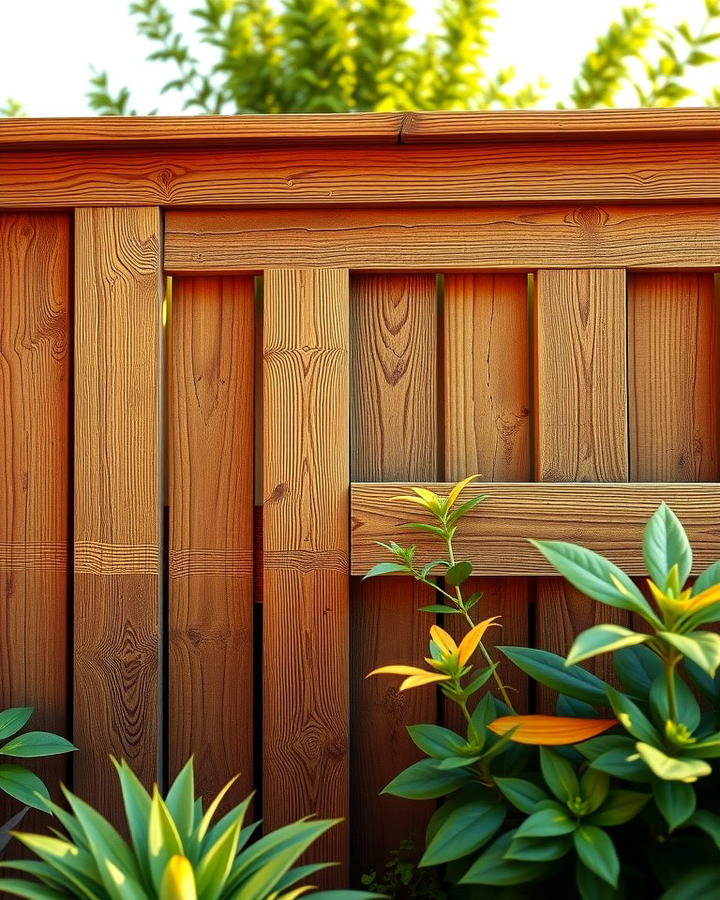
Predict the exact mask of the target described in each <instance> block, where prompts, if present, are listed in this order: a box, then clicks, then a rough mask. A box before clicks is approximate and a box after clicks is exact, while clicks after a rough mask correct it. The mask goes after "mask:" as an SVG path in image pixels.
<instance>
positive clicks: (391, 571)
mask: <svg viewBox="0 0 720 900" xmlns="http://www.w3.org/2000/svg"><path fill="white" fill-rule="evenodd" d="M407 571H408V569H407V566H403V565H401V564H400V563H395V562H380V563H376V565H374V566H373V567H372V569H370V570H369V571H367V572H366V573H365V574H364V575H363V578H362V580H363V581H365V579H366V578H375V577H376V576H377V575H406V574H407Z"/></svg>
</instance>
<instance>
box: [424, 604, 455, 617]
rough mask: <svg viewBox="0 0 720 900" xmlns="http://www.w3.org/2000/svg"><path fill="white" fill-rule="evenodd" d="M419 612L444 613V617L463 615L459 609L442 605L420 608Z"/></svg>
mask: <svg viewBox="0 0 720 900" xmlns="http://www.w3.org/2000/svg"><path fill="white" fill-rule="evenodd" d="M418 612H427V613H442V614H443V615H444V616H456V615H458V616H459V615H462V613H461V611H460V610H459V609H454V608H453V607H452V606H442V604H440V603H433V604H431V605H430V606H419V607H418Z"/></svg>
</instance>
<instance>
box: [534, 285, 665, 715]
mask: <svg viewBox="0 0 720 900" xmlns="http://www.w3.org/2000/svg"><path fill="white" fill-rule="evenodd" d="M626 321H627V316H626V296H625V271H624V270H623V269H606V270H602V271H600V270H593V269H585V270H567V271H547V270H540V271H539V272H538V273H537V276H536V296H535V342H536V351H535V373H536V375H535V397H536V400H535V429H536V437H535V440H536V443H535V464H536V471H537V477H538V479H539V480H540V481H592V482H607V481H612V482H618V481H620V482H621V481H626V480H627V478H628V435H627V371H626V327H627V326H626ZM601 496H602V500H601V501H600V502H601V503H603V501H608V500H609V499H610V492H609V491H603V492H602V494H601ZM643 499H645V498H643ZM655 499H657V497H656V498H655ZM620 502H622V501H620ZM640 505H642V501H640ZM657 505H658V504H657V503H655V504H654V506H653V507H652V508H651V510H650V511H649V512H651V511H652V509H654V507H655V506H657ZM645 509H646V510H647V507H645ZM594 512H595V511H594V510H593V513H594ZM613 512H615V510H612V511H611V510H610V509H608V508H607V507H605V510H604V514H605V517H606V521H610V520H611V519H612V518H614V516H613V514H612V513H613ZM626 515H627V520H626V522H624V523H623V526H624V527H619V528H618V536H619V535H620V533H622V532H623V531H624V532H625V534H626V535H627V524H628V523H629V520H630V519H631V516H630V515H629V514H626ZM582 518H586V519H589V518H590V514H589V513H588V512H587V511H585V512H584V513H583V514H582ZM645 518H647V516H645ZM617 525H618V526H619V525H620V523H617ZM555 537H556V539H558V540H562V538H561V537H560V535H555ZM627 537H630V535H627ZM576 543H585V542H584V541H582V540H580V541H577V542H576ZM627 543H628V545H629V546H631V547H632V548H633V550H634V558H635V562H634V563H631V564H630V565H629V566H628V568H629V569H631V570H634V569H636V567H637V560H638V559H639V552H638V548H639V543H640V541H639V533H638V532H632V539H631V540H629V541H627ZM595 549H598V548H595ZM605 550H606V548H604V547H603V548H602V550H601V552H605ZM608 550H609V548H608ZM616 552H617V551H615V549H614V548H613V549H612V551H611V552H607V555H608V556H610V557H611V558H613V559H618V558H619V553H617V556H616V555H615V554H616ZM535 613H536V617H535V635H536V642H537V646H538V647H541V648H543V649H545V650H551V651H552V652H554V653H559V654H561V655H563V656H564V655H565V654H566V653H567V651H568V650H569V649H570V644H571V642H572V638H573V637H574V636H575V635H576V634H578V633H579V632H581V631H584V630H585V629H586V628H590V627H591V626H593V625H596V624H600V623H605V622H611V623H614V624H618V625H629V623H630V617H629V615H628V613H627V612H625V611H624V610H616V609H614V608H610V607H602V606H600V605H599V604H597V603H594V602H593V601H591V600H588V598H586V597H584V596H582V595H580V594H579V593H578V592H577V591H576V590H575V589H574V588H573V587H571V586H570V584H569V583H568V582H566V581H565V580H564V579H561V578H553V579H550V580H548V581H542V582H538V583H537V586H536V608H535ZM610 666H611V661H610V660H609V659H608V657H598V658H597V659H594V660H592V661H591V662H590V663H589V664H588V668H590V669H591V670H592V671H594V672H596V673H597V674H599V675H600V676H601V677H608V675H609V674H610ZM538 690H539V694H538V696H537V701H538V708H539V709H540V710H541V711H552V709H553V707H554V704H555V696H554V695H551V694H550V692H548V691H546V690H544V689H542V688H539V689H538Z"/></svg>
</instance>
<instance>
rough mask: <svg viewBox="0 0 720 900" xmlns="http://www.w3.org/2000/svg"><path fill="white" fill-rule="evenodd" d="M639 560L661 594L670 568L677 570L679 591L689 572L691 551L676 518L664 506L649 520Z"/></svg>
mask: <svg viewBox="0 0 720 900" xmlns="http://www.w3.org/2000/svg"><path fill="white" fill-rule="evenodd" d="M643 558H644V559H645V566H646V567H647V570H648V573H649V574H650V577H651V578H652V580H653V581H654V582H655V584H656V585H657V586H658V587H659V588H660V589H661V590H662V589H664V588H665V585H666V583H667V580H668V576H669V575H670V570H671V569H672V568H673V566H677V567H678V575H679V580H680V587H681V588H682V586H683V585H684V584H685V582H686V581H687V578H688V575H689V574H690V570H691V569H692V550H691V549H690V543H689V541H688V539H687V535H686V534H685V529H684V528H683V527H682V525H681V524H680V521H679V519H678V517H677V516H676V515H675V513H674V512H673V511H672V510H671V509H670V507H669V506H667V505H666V504H665V503H663V504H661V505H660V507H659V508H658V509H657V511H656V512H655V513H654V514H653V515H652V516H651V518H650V520H649V521H648V523H647V525H646V526H645V532H644V534H643Z"/></svg>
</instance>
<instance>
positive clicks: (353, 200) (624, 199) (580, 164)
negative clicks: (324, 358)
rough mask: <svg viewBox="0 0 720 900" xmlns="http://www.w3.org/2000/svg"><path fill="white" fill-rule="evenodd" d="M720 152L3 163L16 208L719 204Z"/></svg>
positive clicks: (46, 154)
mask: <svg viewBox="0 0 720 900" xmlns="http://www.w3.org/2000/svg"><path fill="white" fill-rule="evenodd" d="M719 147H720V143H718V142H717V141H709V140H698V141H694V142H689V141H677V140H674V141H667V142H663V143H658V142H657V141H647V140H640V141H635V142H632V141H626V140H623V141H622V142H597V143H591V142H587V143H567V144H565V143H561V142H557V141H549V142H542V141H539V142H532V141H528V142H520V143H510V144H508V143H505V144H502V143H491V144H486V145H482V146H477V147H474V146H471V145H463V144H458V145H456V146H431V145H427V146H426V145H422V144H420V145H413V146H405V145H395V146H390V147H384V148H383V147H358V148H352V147H322V148H312V147H306V148H302V147H300V148H296V149H293V148H278V147H269V148H267V149H263V150H262V151H260V150H258V149H248V148H246V149H238V150H227V149H212V148H210V149H202V150H193V149H188V150H181V149H178V150H173V151H171V152H170V151H160V150H140V149H133V150H132V151H130V152H123V151H122V150H115V151H110V150H90V151H86V152H84V153H80V152H71V151H68V150H56V151H52V150H47V151H38V150H34V151H27V152H20V151H6V152H3V153H0V196H1V197H2V204H3V206H4V207H6V208H21V207H22V208H25V207H34V208H37V207H61V208H67V207H68V206H76V207H79V206H143V205H150V206H156V205H159V206H164V207H172V206H178V207H195V208H210V207H216V208H217V207H220V208H222V207H228V206H236V207H245V208H247V207H257V206H265V207H306V206H319V207H332V206H340V207H342V206H348V205H357V206H364V207H374V206H377V207H393V206H414V207H423V208H425V207H442V206H447V207H451V206H474V205H478V204H486V203H487V204H493V205H497V204H503V205H504V204H508V205H511V206H516V205H522V204H527V203H551V204H567V203H592V204H601V205H602V204H608V203H632V204H634V203H638V202H643V203H645V202H649V203H656V202H660V201H664V202H668V203H669V202H679V203H685V204H687V203H693V202H695V201H703V202H707V201H713V200H714V201H717V200H720V153H718V148H719Z"/></svg>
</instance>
